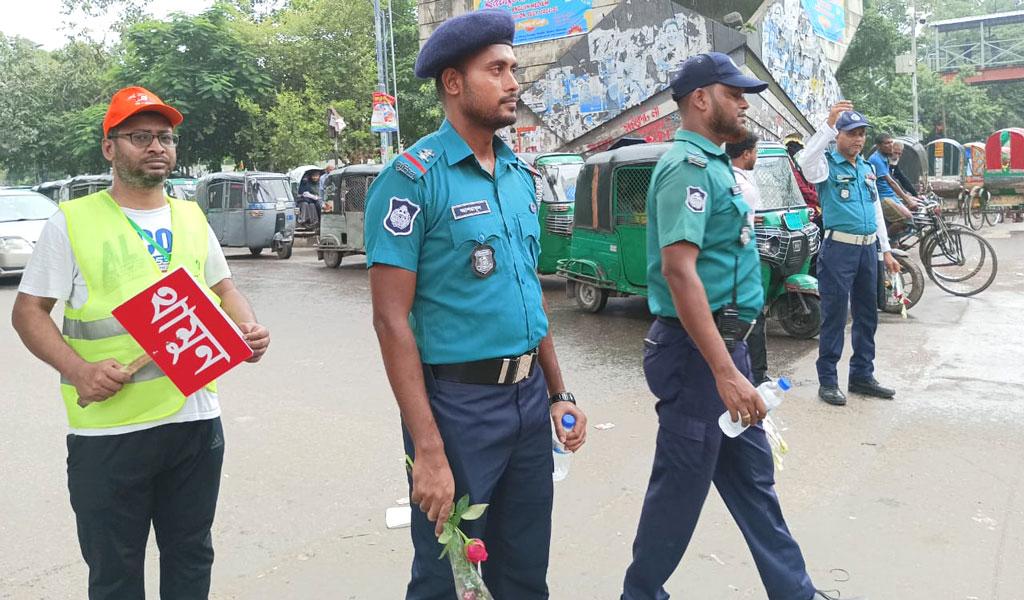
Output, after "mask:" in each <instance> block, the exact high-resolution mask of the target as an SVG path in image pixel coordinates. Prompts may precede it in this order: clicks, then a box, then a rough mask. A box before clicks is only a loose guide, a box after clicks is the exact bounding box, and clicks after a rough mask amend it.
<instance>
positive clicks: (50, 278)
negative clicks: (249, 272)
mask: <svg viewBox="0 0 1024 600" xmlns="http://www.w3.org/2000/svg"><path fill="white" fill-rule="evenodd" d="M121 210H123V211H124V214H125V215H127V216H128V218H129V219H131V220H133V221H135V224H136V225H138V226H139V228H140V229H142V230H143V231H145V232H146V233H148V234H149V235H150V237H152V238H153V240H154V241H155V242H156V243H158V244H159V245H160V246H161V247H163V248H164V249H165V250H167V252H168V253H169V254H170V253H172V252H173V250H174V239H173V235H172V233H171V207H170V205H167V206H163V207H162V208H157V209H154V210H134V209H131V208H123V207H122V208H121ZM208 229H209V228H208ZM140 242H141V243H144V244H147V247H148V249H149V252H150V254H151V255H152V256H153V259H154V260H155V261H156V262H157V264H158V265H160V270H161V271H166V270H167V259H165V258H164V257H163V255H162V254H161V253H160V252H159V251H157V250H156V249H155V248H153V247H152V246H150V245H149V244H148V243H147V242H145V241H143V240H142V238H141V236H140ZM228 277H231V270H230V269H229V268H228V262H227V260H226V259H225V258H224V252H223V251H222V250H221V248H220V243H219V242H218V241H217V236H216V235H215V234H214V233H213V230H212V229H209V252H208V254H207V257H206V285H207V286H209V287H213V286H214V285H216V284H218V283H220V282H221V281H222V280H224V279H227V278H228ZM18 291H19V292H21V293H23V294H29V295H31V296H37V297H40V298H54V299H56V300H57V301H59V302H66V303H69V304H70V305H71V307H72V308H81V307H82V306H83V305H85V301H86V299H88V297H89V292H88V289H87V288H86V285H85V279H84V278H83V277H82V273H81V271H80V270H79V269H78V263H76V262H75V255H74V253H73V252H72V250H71V242H70V241H69V240H68V222H67V219H66V218H65V217H64V213H63V212H62V211H59V210H58V211H57V212H56V213H54V215H53V216H52V217H50V220H49V221H47V223H46V225H45V226H44V227H43V231H42V232H41V233H40V234H39V241H38V242H36V246H35V249H34V250H33V251H32V258H31V259H30V260H29V262H28V265H27V266H26V267H25V272H24V274H23V275H22V276H21V284H20V285H19V286H18ZM219 416H220V403H219V402H218V400H217V394H215V393H213V392H210V391H208V390H206V389H202V390H200V391H198V392H196V393H195V394H192V395H191V396H189V397H188V398H187V399H186V400H185V405H184V406H183V407H182V408H181V410H179V411H178V412H176V413H174V414H173V415H171V416H169V417H166V418H163V419H159V420H157V421H149V422H146V423H138V424H135V425H124V426H122V427H107V428H103V429H75V428H70V432H71V433H73V434H76V435H119V434H122V433H131V432H133V431H141V430H143V429H151V428H153V427H157V426H160V425H166V424H168V423H185V422H188V421H201V420H204V419H213V418H215V417H219Z"/></svg>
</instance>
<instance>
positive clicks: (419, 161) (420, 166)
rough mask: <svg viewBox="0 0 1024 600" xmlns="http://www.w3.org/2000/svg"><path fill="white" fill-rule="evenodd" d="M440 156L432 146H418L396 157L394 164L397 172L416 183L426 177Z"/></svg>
mask: <svg viewBox="0 0 1024 600" xmlns="http://www.w3.org/2000/svg"><path fill="white" fill-rule="evenodd" d="M438 156H439V153H438V151H436V150H434V149H433V148H431V147H430V146H428V145H426V144H424V145H422V146H420V145H419V144H417V145H415V146H413V147H412V148H409V149H408V150H406V151H405V152H403V153H401V154H399V155H398V156H397V157H395V160H394V163H393V164H394V166H395V170H396V171H398V172H399V173H401V174H402V175H405V176H406V177H408V178H409V179H412V180H413V181H415V180H417V179H419V178H420V177H423V176H424V175H426V173H427V171H429V170H430V167H431V166H433V165H434V163H435V162H436V161H437V158H438Z"/></svg>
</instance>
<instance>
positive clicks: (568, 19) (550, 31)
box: [473, 0, 593, 46]
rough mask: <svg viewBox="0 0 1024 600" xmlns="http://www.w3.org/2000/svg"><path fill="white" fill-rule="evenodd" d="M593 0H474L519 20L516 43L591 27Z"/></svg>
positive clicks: (478, 5) (475, 4)
mask: <svg viewBox="0 0 1024 600" xmlns="http://www.w3.org/2000/svg"><path fill="white" fill-rule="evenodd" d="M592 7H593V0H473V8H474V9H475V10H480V9H482V8H501V9H504V10H507V11H509V12H511V13H512V18H513V19H515V22H516V37H515V39H514V40H513V43H514V44H515V45H517V46H518V45H520V44H530V43H532V42H543V41H544V40H555V39H558V38H564V37H569V36H572V35H581V34H584V33H587V32H589V31H590V21H591V18H592V17H591V12H590V11H591V8H592Z"/></svg>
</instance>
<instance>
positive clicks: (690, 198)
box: [686, 185, 708, 213]
mask: <svg viewBox="0 0 1024 600" xmlns="http://www.w3.org/2000/svg"><path fill="white" fill-rule="evenodd" d="M707 200H708V193H707V192H705V191H704V188H702V187H698V186H695V185H691V186H687V188H686V208H689V209H690V210H691V211H693V212H695V213H702V212H704V207H705V206H706V205H707Z"/></svg>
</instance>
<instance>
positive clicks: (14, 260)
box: [0, 190, 57, 277]
mask: <svg viewBox="0 0 1024 600" xmlns="http://www.w3.org/2000/svg"><path fill="white" fill-rule="evenodd" d="M55 212H57V205H56V204H55V203H54V202H53V200H50V199H49V198H47V197H46V196H44V195H42V194H37V193H36V192H33V191H30V190H0V277H7V276H10V275H20V274H21V273H22V272H23V271H24V270H25V265H27V264H28V259H29V257H31V256H32V249H33V248H34V247H35V245H36V242H37V241H38V240H39V234H40V233H42V231H43V225H46V221H47V219H49V218H50V217H51V216H53V213H55Z"/></svg>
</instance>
